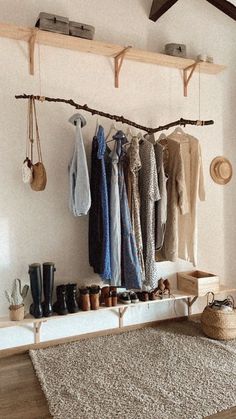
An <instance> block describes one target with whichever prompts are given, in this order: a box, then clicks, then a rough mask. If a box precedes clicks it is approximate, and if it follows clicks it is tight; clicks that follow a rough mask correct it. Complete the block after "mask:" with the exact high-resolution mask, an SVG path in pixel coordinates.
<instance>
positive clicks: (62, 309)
mask: <svg viewBox="0 0 236 419" xmlns="http://www.w3.org/2000/svg"><path fill="white" fill-rule="evenodd" d="M56 293H57V301H56V302H55V303H54V304H53V311H55V313H57V314H60V315H61V316H63V315H65V314H68V307H67V303H66V296H67V292H66V285H58V286H57V287H56Z"/></svg>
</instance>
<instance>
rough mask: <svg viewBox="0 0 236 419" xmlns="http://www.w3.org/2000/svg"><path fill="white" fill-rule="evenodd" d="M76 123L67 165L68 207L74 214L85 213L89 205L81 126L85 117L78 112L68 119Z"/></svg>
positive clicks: (89, 198)
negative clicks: (70, 156) (70, 155)
mask: <svg viewBox="0 0 236 419" xmlns="http://www.w3.org/2000/svg"><path fill="white" fill-rule="evenodd" d="M69 122H71V123H72V124H73V125H76V134H75V148H74V154H73V157H72V159H71V162H70V165H69V182H70V197H69V199H70V201H69V207H70V210H71V211H72V213H73V214H74V215H75V216H81V215H86V214H87V213H88V211H89V208H90V205H91V194H90V184H89V175H88V166H87V158H86V154H85V149H84V142H83V135H82V127H84V126H85V125H86V119H85V118H84V117H83V115H80V114H79V113H76V114H74V115H73V116H72V117H71V118H70V119H69Z"/></svg>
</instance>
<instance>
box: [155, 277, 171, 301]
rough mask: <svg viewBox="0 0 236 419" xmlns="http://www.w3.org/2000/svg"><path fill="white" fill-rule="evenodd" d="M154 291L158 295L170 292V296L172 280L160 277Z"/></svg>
mask: <svg viewBox="0 0 236 419" xmlns="http://www.w3.org/2000/svg"><path fill="white" fill-rule="evenodd" d="M153 292H154V293H155V294H156V295H157V296H158V295H159V296H160V297H161V296H163V295H165V294H168V295H169V296H170V282H169V280H168V279H165V280H164V279H163V278H160V279H159V281H158V285H157V288H155V289H154V290H153Z"/></svg>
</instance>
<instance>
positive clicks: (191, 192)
mask: <svg viewBox="0 0 236 419" xmlns="http://www.w3.org/2000/svg"><path fill="white" fill-rule="evenodd" d="M168 149H169V153H170V155H169V163H168V171H169V176H170V178H171V180H172V182H171V183H170V184H169V185H168V207H169V208H168V215H167V217H168V218H167V225H169V229H168V232H166V237H165V257H166V258H167V259H169V260H176V259H177V258H181V259H184V260H187V261H189V262H192V263H193V265H194V266H196V264H197V219H196V218H197V217H196V207H197V197H199V199H200V200H201V201H204V200H205V189H204V178H203V167H202V156H201V147H200V144H199V141H198V140H197V139H196V138H194V137H193V136H191V135H189V134H185V133H181V134H179V133H175V132H174V133H172V134H171V135H170V136H169V137H168ZM175 154H176V156H177V159H176V160H177V161H178V164H177V163H176V164H175V165H174V162H173V157H174V155H175ZM172 167H173V168H174V177H175V179H176V183H174V179H173V175H172V174H171V171H172ZM168 182H169V181H168ZM175 186H176V187H175Z"/></svg>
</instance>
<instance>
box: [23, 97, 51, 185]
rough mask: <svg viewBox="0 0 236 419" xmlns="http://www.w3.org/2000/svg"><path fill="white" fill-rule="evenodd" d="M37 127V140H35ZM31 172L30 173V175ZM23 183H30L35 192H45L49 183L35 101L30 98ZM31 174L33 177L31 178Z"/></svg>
mask: <svg viewBox="0 0 236 419" xmlns="http://www.w3.org/2000/svg"><path fill="white" fill-rule="evenodd" d="M34 125H35V139H34ZM34 142H36V147H37V155H38V156H37V159H38V161H37V162H36V163H33V160H34V157H33V149H34ZM29 171H30V173H29ZM22 174H23V182H24V183H30V186H31V189H33V190H34V191H43V190H44V189H45V187H46V183H47V174H46V170H45V167H44V164H43V159H42V150H41V144H40V138H39V128H38V121H37V114H36V106H35V99H34V98H33V97H30V99H29V107H28V143H27V144H26V159H25V161H24V163H23V168H22ZM30 174H31V176H30Z"/></svg>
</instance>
